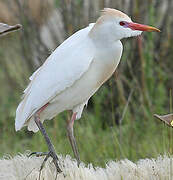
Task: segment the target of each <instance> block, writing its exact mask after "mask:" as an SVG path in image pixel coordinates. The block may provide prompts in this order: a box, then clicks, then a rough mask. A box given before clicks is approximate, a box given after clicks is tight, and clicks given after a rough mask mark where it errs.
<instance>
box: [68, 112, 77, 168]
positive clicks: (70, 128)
mask: <svg viewBox="0 0 173 180" xmlns="http://www.w3.org/2000/svg"><path fill="white" fill-rule="evenodd" d="M76 114H77V113H73V115H72V117H71V120H69V121H67V135H68V138H69V141H70V144H71V146H72V149H73V153H74V156H75V158H76V159H77V162H78V165H79V164H80V158H79V151H78V148H77V144H76V140H75V137H74V134H73V124H74V121H75V119H76Z"/></svg>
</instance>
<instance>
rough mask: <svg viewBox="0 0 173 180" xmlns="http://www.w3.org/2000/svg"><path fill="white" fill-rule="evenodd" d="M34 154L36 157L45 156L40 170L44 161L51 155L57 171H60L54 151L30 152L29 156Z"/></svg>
mask: <svg viewBox="0 0 173 180" xmlns="http://www.w3.org/2000/svg"><path fill="white" fill-rule="evenodd" d="M32 155H35V156H36V157H41V156H46V157H45V158H44V160H43V162H42V164H41V167H40V172H41V171H42V169H43V167H44V165H45V163H46V161H47V160H48V158H49V157H52V159H53V163H54V165H55V167H56V170H57V173H61V172H62V170H61V169H60V167H59V165H58V157H57V155H56V153H55V152H54V151H49V152H32V153H31V154H29V157H30V156H32Z"/></svg>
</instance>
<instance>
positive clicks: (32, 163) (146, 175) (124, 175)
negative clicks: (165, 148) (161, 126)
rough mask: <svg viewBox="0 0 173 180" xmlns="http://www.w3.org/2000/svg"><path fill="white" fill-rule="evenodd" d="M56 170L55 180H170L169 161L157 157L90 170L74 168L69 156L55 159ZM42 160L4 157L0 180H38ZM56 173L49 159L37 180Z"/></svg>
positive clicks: (84, 167) (73, 161)
mask: <svg viewBox="0 0 173 180" xmlns="http://www.w3.org/2000/svg"><path fill="white" fill-rule="evenodd" d="M59 158H60V167H61V169H62V170H63V173H64V174H63V173H61V174H58V175H57V179H59V180H63V179H65V180H78V179H80V180H98V179H99V180H113V179H116V180H122V179H125V180H139V179H140V180H150V179H152V180H158V179H161V180H162V179H164V180H169V179H172V173H173V166H172V161H173V157H168V156H163V157H162V156H159V157H158V158H157V159H141V160H139V161H138V162H136V163H133V162H132V161H129V160H128V159H125V160H121V161H117V162H115V161H110V162H109V163H107V165H106V168H100V167H93V166H92V164H90V165H85V164H83V163H81V164H80V166H79V167H78V166H77V163H76V161H75V160H73V159H71V157H70V156H66V157H65V158H64V157H61V156H60V157H59ZM42 161H43V158H41V157H40V158H38V157H31V158H28V157H27V154H24V155H22V154H21V155H17V156H15V157H13V158H12V157H4V158H3V159H1V160H0V179H1V180H6V179H10V180H19V179H26V180H31V179H32V180H33V179H38V177H39V168H40V165H41V163H42ZM55 177H56V171H55V168H54V165H53V163H51V159H50V160H49V161H48V162H47V163H46V165H45V168H44V169H43V170H42V173H41V178H40V179H42V180H43V179H46V180H47V179H48V180H54V179H55Z"/></svg>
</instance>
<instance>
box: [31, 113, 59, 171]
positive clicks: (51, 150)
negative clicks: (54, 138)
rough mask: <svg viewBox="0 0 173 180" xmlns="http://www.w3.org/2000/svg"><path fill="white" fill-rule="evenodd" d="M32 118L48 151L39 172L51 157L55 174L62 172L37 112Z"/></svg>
mask: <svg viewBox="0 0 173 180" xmlns="http://www.w3.org/2000/svg"><path fill="white" fill-rule="evenodd" d="M34 118H35V119H34V120H35V123H36V124H37V126H38V128H39V130H40V131H41V133H42V135H43V136H44V139H45V141H46V143H47V145H48V149H49V153H48V154H47V156H46V158H45V160H44V161H43V164H42V166H41V169H40V170H42V168H43V165H44V164H45V162H46V160H47V159H48V158H49V157H50V156H51V157H52V158H53V163H54V164H55V167H56V169H57V172H59V173H60V172H62V170H61V169H60V168H59V165H58V157H57V155H56V153H55V149H54V147H53V145H52V143H51V141H50V138H49V136H48V135H47V133H46V130H45V128H44V126H43V124H42V122H41V121H40V113H39V112H37V113H36V114H35V116H34Z"/></svg>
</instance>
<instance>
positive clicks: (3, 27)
mask: <svg viewBox="0 0 173 180" xmlns="http://www.w3.org/2000/svg"><path fill="white" fill-rule="evenodd" d="M21 28H22V25H21V24H16V25H14V26H10V25H8V24H4V23H0V36H2V35H6V34H8V33H9V32H13V31H17V30H19V29H21Z"/></svg>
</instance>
